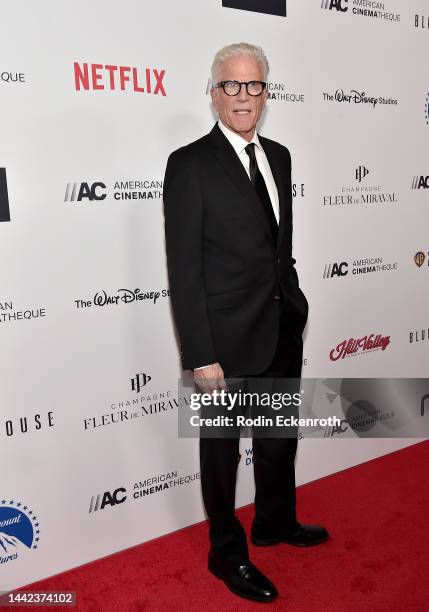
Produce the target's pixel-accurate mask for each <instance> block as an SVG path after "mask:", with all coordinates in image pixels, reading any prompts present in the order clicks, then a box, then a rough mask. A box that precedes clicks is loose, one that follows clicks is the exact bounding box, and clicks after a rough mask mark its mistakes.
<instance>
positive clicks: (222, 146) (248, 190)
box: [211, 123, 272, 241]
mask: <svg viewBox="0 0 429 612" xmlns="http://www.w3.org/2000/svg"><path fill="white" fill-rule="evenodd" d="M211 137H212V142H213V144H214V153H215V155H216V157H217V159H218V160H219V162H220V163H221V164H222V166H223V167H224V169H225V170H226V172H227V173H228V175H229V177H230V178H231V180H232V181H233V182H234V184H235V185H236V186H237V187H238V189H239V190H240V192H241V193H242V195H243V196H244V198H245V200H246V203H247V204H248V206H249V208H250V210H251V211H252V212H253V213H254V215H255V216H256V218H257V220H258V221H259V223H260V224H261V225H262V227H263V228H264V229H265V231H266V233H267V235H268V236H269V237H270V240H271V241H272V238H271V229H270V225H269V223H268V220H267V218H266V216H265V214H264V211H263V210H262V206H261V203H260V202H259V199H258V196H257V194H256V191H255V189H254V187H253V185H252V183H251V182H250V179H249V177H248V175H247V172H246V170H245V168H244V167H243V164H242V163H241V161H240V160H239V158H238V155H237V154H236V152H235V151H234V148H233V147H232V145H231V144H230V143H229V142H228V139H227V138H225V136H224V135H223V134H222V132H221V130H220V129H219V126H218V125H217V123H216V125H215V126H214V128H213V129H212V131H211ZM264 150H265V149H264ZM270 165H271V163H270Z"/></svg>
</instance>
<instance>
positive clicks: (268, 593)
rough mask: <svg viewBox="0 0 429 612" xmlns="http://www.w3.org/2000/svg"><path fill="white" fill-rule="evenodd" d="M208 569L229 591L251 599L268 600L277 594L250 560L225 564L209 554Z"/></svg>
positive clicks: (274, 588) (271, 599) (273, 598)
mask: <svg viewBox="0 0 429 612" xmlns="http://www.w3.org/2000/svg"><path fill="white" fill-rule="evenodd" d="M208 567H209V570H210V571H211V573H212V574H214V575H215V576H216V577H217V578H219V579H220V580H223V581H224V583H225V584H226V586H227V587H228V588H229V590H230V591H232V592H233V593H235V595H239V596H240V597H244V598H245V599H251V600H253V601H260V602H270V601H274V600H275V599H276V598H277V596H278V593H277V589H276V587H275V586H274V584H273V583H272V582H271V581H270V580H268V578H266V577H265V576H264V575H263V574H262V573H261V572H260V571H259V570H258V569H257V568H256V567H255V566H254V565H253V563H251V562H250V561H247V562H246V563H243V564H227V563H222V562H219V561H216V560H215V558H214V556H213V555H212V554H211V553H210V554H209V566H208Z"/></svg>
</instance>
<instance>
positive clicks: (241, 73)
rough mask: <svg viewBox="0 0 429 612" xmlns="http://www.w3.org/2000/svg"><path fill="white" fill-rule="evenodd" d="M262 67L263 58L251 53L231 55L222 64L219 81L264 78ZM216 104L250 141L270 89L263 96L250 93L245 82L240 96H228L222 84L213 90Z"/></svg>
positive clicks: (222, 115)
mask: <svg viewBox="0 0 429 612" xmlns="http://www.w3.org/2000/svg"><path fill="white" fill-rule="evenodd" d="M263 80H264V77H263V73H262V68H261V66H260V64H259V62H258V61H257V60H256V59H255V58H254V57H251V56H248V55H237V56H236V57H231V58H230V59H228V60H226V61H225V62H223V63H222V64H221V67H220V70H219V73H218V81H239V82H243V81H244V82H246V83H247V82H248V81H263ZM211 96H212V100H213V105H214V107H215V109H216V110H217V112H218V114H219V118H220V120H221V121H222V123H223V124H224V125H226V126H227V127H229V129H230V130H232V131H233V132H235V133H236V134H239V135H240V136H241V137H242V138H244V139H245V140H247V141H248V142H250V141H251V140H252V138H253V134H254V133H255V128H256V124H257V123H258V121H259V118H260V116H261V114H262V111H263V109H264V106H265V102H266V101H267V91H266V89H264V91H263V92H262V94H261V95H260V96H249V94H248V93H247V91H246V86H245V85H242V87H241V91H240V93H239V94H238V95H237V96H227V95H226V93H225V92H224V91H223V89H222V87H218V88H216V89H212V90H211Z"/></svg>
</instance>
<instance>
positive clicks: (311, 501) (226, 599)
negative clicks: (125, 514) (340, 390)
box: [28, 442, 429, 612]
mask: <svg viewBox="0 0 429 612" xmlns="http://www.w3.org/2000/svg"><path fill="white" fill-rule="evenodd" d="M428 471H429V442H422V443H419V444H416V445H413V446H411V447H408V448H406V449H403V450H400V451H397V452H395V453H392V454H390V455H386V456H384V457H381V458H379V459H376V460H374V461H369V462H367V463H364V464H363V465H360V466H356V467H354V468H351V469H348V470H345V471H343V472H339V473H337V474H334V475H332V476H328V477H326V478H322V479H320V480H317V481H315V482H312V483H309V484H307V485H304V486H302V487H299V489H298V511H299V517H300V520H301V521H302V522H320V523H322V524H324V525H325V526H326V527H327V528H328V529H329V531H330V533H331V536H332V538H331V540H330V541H329V542H327V543H325V544H322V545H320V546H316V547H314V548H308V549H299V548H295V547H291V546H288V545H286V544H280V545H278V546H275V547H269V548H256V547H254V546H253V545H251V544H250V551H251V559H252V560H253V562H254V563H255V564H256V565H257V566H258V567H259V568H260V569H261V570H262V571H264V572H265V573H266V574H267V575H268V576H269V577H270V578H271V579H272V580H273V581H274V583H275V584H276V586H277V588H278V590H279V593H280V597H279V599H278V600H277V601H276V602H274V603H271V604H257V603H252V602H247V601H245V600H242V599H239V598H238V597H236V596H234V595H233V594H232V593H230V592H229V591H228V590H227V589H226V587H225V586H224V584H223V582H221V581H219V580H217V579H216V578H215V577H214V576H212V575H211V574H209V573H208V572H207V570H206V562H207V546H208V544H207V537H208V528H207V523H200V524H198V525H196V526H193V527H189V528H187V529H183V530H181V531H178V532H175V533H173V534H171V535H167V536H164V537H162V538H158V539H156V540H152V541H151V542H148V543H145V544H142V545H139V546H136V547H134V548H132V549H128V550H127V551H125V552H121V553H117V554H115V555H111V556H109V557H105V558H104V559H102V560H100V561H96V562H94V563H90V564H87V565H84V566H81V567H79V568H77V569H74V570H71V571H69V572H66V573H64V574H60V575H57V576H54V577H52V578H50V579H47V580H43V581H41V582H38V583H33V584H32V585H31V586H30V587H29V588H28V590H37V589H41V590H70V591H76V593H77V599H78V605H77V609H78V610H85V611H86V610H88V612H89V611H90V612H106V611H108V612H116V611H117V612H122V611H133V612H134V611H135V612H139V611H143V610H144V611H154V612H155V611H156V612H159V611H162V612H164V611H170V610H171V611H173V610H174V611H177V610H180V611H182V610H183V611H186V612H189V611H193V610H198V611H200V610H204V612H209V611H210V610H214V611H216V612H219V610H223V611H230V610H243V611H247V610H261V609H262V608H263V609H264V610H265V609H266V610H269V609H271V610H284V609H288V610H293V611H294V612H304V611H305V612H319V611H323V612H325V611H338V612H344V611H347V612H353V611H354V610H359V611H361V610H364V611H365V612H396V611H397V612H414V611H415V612H417V611H418V612H423V611H427V610H429V588H428V587H429V479H428ZM252 513H253V506H247V507H245V508H243V509H241V510H239V512H238V515H239V517H240V520H242V521H243V524H244V526H245V528H246V530H247V532H248V530H249V527H250V522H251V520H252ZM37 609H38V610H40V609H41V608H40V607H39V608H37ZM43 609H46V608H43ZM49 609H50V610H63V611H64V608H57V607H55V608H49ZM75 609H76V608H75Z"/></svg>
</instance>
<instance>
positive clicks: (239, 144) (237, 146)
mask: <svg viewBox="0 0 429 612" xmlns="http://www.w3.org/2000/svg"><path fill="white" fill-rule="evenodd" d="M217 123H218V126H219V129H220V130H221V132H223V134H224V135H225V137H226V138H227V139H228V141H229V143H230V144H231V145H232V147H233V149H234V151H235V152H236V153H237V155H240V153H242V152H243V151H244V149H245V148H246V146H247V145H248V144H250V143H249V142H247V140H245V139H244V138H242V137H241V136H239V135H238V134H236V133H235V132H233V131H232V130H230V129H229V128H228V127H226V125H224V124H223V123H222V121H221V120H220V119H219V120H218V122H217ZM250 142H254V143H255V145H256V146H257V147H258V148H261V144H260V142H259V138H258V134H257V132H256V130H255V133H254V134H253V138H252V140H251V141H250Z"/></svg>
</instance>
